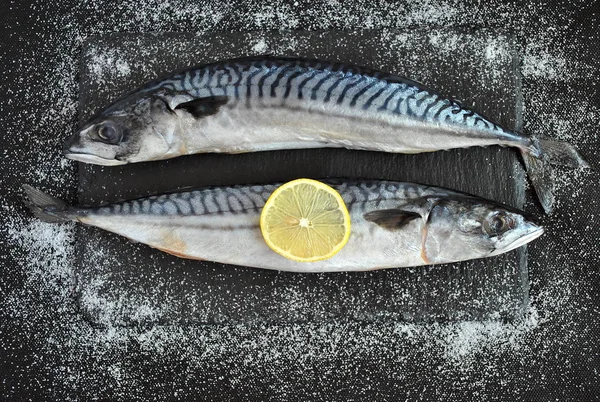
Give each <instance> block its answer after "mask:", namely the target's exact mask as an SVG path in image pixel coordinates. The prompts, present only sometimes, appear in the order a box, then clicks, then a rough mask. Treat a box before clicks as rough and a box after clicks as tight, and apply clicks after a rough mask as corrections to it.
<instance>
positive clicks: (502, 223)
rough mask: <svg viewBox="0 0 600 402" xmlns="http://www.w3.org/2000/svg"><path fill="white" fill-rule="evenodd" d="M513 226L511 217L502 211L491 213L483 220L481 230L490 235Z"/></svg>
mask: <svg viewBox="0 0 600 402" xmlns="http://www.w3.org/2000/svg"><path fill="white" fill-rule="evenodd" d="M513 227H514V221H513V219H512V218H511V217H510V216H508V215H506V214H503V213H497V214H494V215H491V216H489V217H488V218H487V219H486V220H485V221H484V222H483V230H485V232H486V233H487V234H488V235H490V236H496V235H499V234H502V233H504V232H506V231H507V230H509V229H512V228H513Z"/></svg>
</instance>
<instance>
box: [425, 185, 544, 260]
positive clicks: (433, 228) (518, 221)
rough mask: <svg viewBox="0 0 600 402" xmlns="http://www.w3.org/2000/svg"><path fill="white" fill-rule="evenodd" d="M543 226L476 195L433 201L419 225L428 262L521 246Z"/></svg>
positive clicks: (520, 213)
mask: <svg viewBox="0 0 600 402" xmlns="http://www.w3.org/2000/svg"><path fill="white" fill-rule="evenodd" d="M543 232H544V229H543V228H542V227H541V226H538V225H537V224H536V223H534V222H533V221H532V219H531V218H530V217H528V216H527V215H525V214H524V213H523V212H520V211H518V210H516V209H513V208H510V207H508V206H503V205H499V204H495V203H493V202H491V201H490V202H488V201H482V200H480V199H476V198H469V197H467V198H464V199H463V198H457V199H445V200H439V201H435V202H434V203H433V204H432V206H431V209H430V210H429V213H428V216H427V219H426V225H425V226H424V228H423V240H422V241H423V247H422V249H423V254H424V259H426V260H427V261H428V262H429V263H445V262H453V261H461V260H469V259H474V258H484V257H490V256H494V255H498V254H502V253H505V252H507V251H510V250H513V249H515V248H518V247H521V246H523V245H525V244H527V243H529V242H530V241H532V240H534V239H536V238H538V237H539V236H540V235H541V234H542V233H543Z"/></svg>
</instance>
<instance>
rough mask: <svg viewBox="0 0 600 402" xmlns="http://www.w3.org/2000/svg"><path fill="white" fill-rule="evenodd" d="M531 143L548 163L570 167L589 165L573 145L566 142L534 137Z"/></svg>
mask: <svg viewBox="0 0 600 402" xmlns="http://www.w3.org/2000/svg"><path fill="white" fill-rule="evenodd" d="M533 143H534V146H535V147H536V148H537V150H538V152H539V153H540V154H541V155H543V156H544V157H545V158H546V159H547V161H548V162H550V163H553V164H557V165H563V166H568V167H572V168H589V167H590V165H589V164H588V163H587V162H586V161H585V160H584V159H583V158H582V157H581V155H579V152H577V150H576V149H575V147H574V146H573V145H571V144H569V143H567V142H564V141H556V140H550V139H547V138H538V139H534V141H533Z"/></svg>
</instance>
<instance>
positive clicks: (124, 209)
mask: <svg viewBox="0 0 600 402" xmlns="http://www.w3.org/2000/svg"><path fill="white" fill-rule="evenodd" d="M324 182H325V183H327V184H329V185H331V186H332V187H333V188H335V189H336V190H337V191H338V192H339V193H340V194H341V195H342V198H343V199H344V201H345V203H346V205H347V206H348V208H350V209H352V208H355V209H358V210H359V211H360V210H361V209H362V207H363V206H364V205H365V204H366V203H371V202H376V201H385V200H399V201H402V202H405V201H410V200H415V199H419V198H423V197H427V196H430V195H433V194H437V195H447V193H446V192H445V190H442V189H438V188H434V187H426V186H422V185H418V184H412V183H399V182H391V181H360V182H353V181H341V180H324ZM281 184H282V183H277V184H269V185H254V186H232V187H213V188H207V189H203V190H197V191H188V192H181V193H172V194H163V195H158V196H151V197H147V198H140V199H137V200H132V201H125V202H120V203H115V204H110V205H107V206H103V207H99V208H93V209H90V210H88V211H89V212H92V213H94V214H97V215H172V216H192V215H193V216H198V215H209V214H224V213H233V214H237V213H257V212H258V211H260V210H261V209H262V207H263V206H264V204H265V202H266V201H267V199H268V198H269V196H270V195H271V194H272V193H273V191H275V190H276V189H277V187H279V186H280V185H281Z"/></svg>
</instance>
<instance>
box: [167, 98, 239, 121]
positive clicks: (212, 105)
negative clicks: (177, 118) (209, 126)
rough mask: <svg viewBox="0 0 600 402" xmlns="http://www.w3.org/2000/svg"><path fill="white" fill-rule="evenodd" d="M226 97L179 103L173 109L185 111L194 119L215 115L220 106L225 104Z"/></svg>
mask: <svg viewBox="0 0 600 402" xmlns="http://www.w3.org/2000/svg"><path fill="white" fill-rule="evenodd" d="M228 100H229V98H228V97H227V96H209V97H206V98H197V99H194V100H191V101H189V102H184V103H180V104H179V105H177V106H176V107H175V109H176V110H177V109H179V110H185V111H186V112H188V113H189V114H191V115H192V116H194V117H195V118H200V117H204V116H210V115H213V114H216V113H217V112H218V111H219V109H220V108H221V106H223V105H224V104H226V103H227V101H228Z"/></svg>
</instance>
